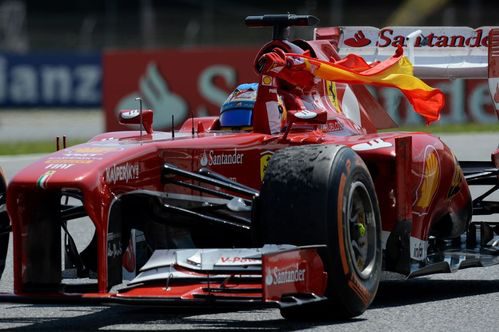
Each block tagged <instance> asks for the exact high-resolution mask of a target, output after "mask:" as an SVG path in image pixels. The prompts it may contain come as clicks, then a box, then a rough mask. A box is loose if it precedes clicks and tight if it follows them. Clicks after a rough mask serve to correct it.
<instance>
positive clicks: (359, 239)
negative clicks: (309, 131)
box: [257, 145, 382, 319]
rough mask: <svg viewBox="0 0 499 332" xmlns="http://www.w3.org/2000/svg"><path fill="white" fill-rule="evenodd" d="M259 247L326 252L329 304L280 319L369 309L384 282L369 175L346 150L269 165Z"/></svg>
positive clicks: (303, 153)
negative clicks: (287, 246)
mask: <svg viewBox="0 0 499 332" xmlns="http://www.w3.org/2000/svg"><path fill="white" fill-rule="evenodd" d="M260 197H261V201H260V208H259V214H258V218H259V219H258V230H257V234H258V236H259V237H260V239H261V241H262V243H268V244H272V243H274V244H293V245H313V244H326V245H327V250H326V252H327V253H326V257H325V262H324V264H325V266H326V270H327V273H328V286H327V290H326V297H327V299H328V300H327V301H326V302H322V303H320V304H319V305H317V304H314V305H310V306H306V305H305V306H298V307H288V308H283V309H281V313H282V315H283V316H284V317H285V318H293V319H304V318H350V317H355V316H358V315H360V314H362V313H363V312H364V311H365V310H366V309H367V307H368V306H369V304H370V303H371V302H372V300H373V298H374V296H375V294H376V291H377V289H378V284H379V280H380V275H381V260H382V254H381V221H380V214H379V208H378V201H377V198H376V193H375V190H374V185H373V182H372V179H371V176H370V174H369V171H368V169H367V167H366V165H365V164H364V162H363V161H362V159H361V158H360V157H359V156H358V155H357V154H356V153H355V152H354V151H353V150H351V149H349V148H347V147H344V146H336V145H314V146H302V147H292V148H287V149H283V150H281V151H279V152H277V153H276V154H275V155H274V156H273V157H272V159H271V161H270V163H269V166H268V169H267V171H266V173H265V177H264V180H263V185H262V189H261V192H260Z"/></svg>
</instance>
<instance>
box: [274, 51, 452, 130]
mask: <svg viewBox="0 0 499 332" xmlns="http://www.w3.org/2000/svg"><path fill="white" fill-rule="evenodd" d="M286 58H287V59H288V61H286V63H287V67H288V69H290V70H291V71H293V72H294V73H293V74H291V73H288V74H291V76H294V77H295V78H298V77H302V78H303V76H302V75H299V74H298V73H297V71H301V72H302V73H303V71H305V72H308V73H310V74H312V75H313V76H315V77H318V78H321V79H324V80H328V81H334V82H340V83H348V84H371V85H377V86H386V87H393V88H398V89H399V90H400V91H402V93H403V94H404V95H405V96H406V97H407V99H408V100H409V102H410V103H411V104H412V106H413V107H414V111H415V112H416V113H418V114H420V115H422V116H423V117H424V118H425V119H426V123H431V122H433V121H435V120H438V118H439V117H440V111H441V110H442V108H443V107H444V104H445V96H444V94H443V93H442V91H440V90H439V89H434V88H432V87H430V86H429V85H427V84H426V83H425V82H423V81H422V80H420V79H419V78H417V77H415V76H414V74H413V67H412V64H411V62H410V61H409V60H408V59H407V58H406V57H405V56H404V55H403V50H402V49H401V48H399V49H398V50H397V52H396V53H395V54H394V55H393V56H392V57H390V58H388V59H386V60H384V61H382V62H375V63H372V64H368V63H367V62H366V61H365V60H364V59H363V58H362V57H360V56H357V55H354V54H350V55H348V56H346V57H345V58H343V59H342V60H339V61H336V62H327V61H322V60H319V59H316V58H312V57H310V56H307V55H302V54H291V53H287V54H286ZM273 60H275V58H274V59H273ZM289 60H291V61H289ZM283 74H284V73H283ZM297 74H298V75H297ZM278 76H280V75H278ZM288 77H290V76H288Z"/></svg>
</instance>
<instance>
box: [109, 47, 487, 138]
mask: <svg viewBox="0 0 499 332" xmlns="http://www.w3.org/2000/svg"><path fill="white" fill-rule="evenodd" d="M257 52H258V49H257V48H214V49H185V50H181V49H172V50H159V51H115V52H107V53H106V54H104V58H103V71H104V80H103V89H104V90H103V96H104V100H103V106H104V110H105V112H106V128H107V130H120V129H124V127H123V126H121V125H119V124H118V121H117V113H118V111H119V110H121V109H137V108H138V102H137V100H136V98H137V97H141V98H142V99H143V101H144V105H145V107H147V108H151V109H153V110H154V111H155V114H154V128H155V129H157V130H160V129H162V130H164V129H168V128H170V127H171V116H172V115H174V118H175V126H177V127H178V126H180V125H181V124H182V123H183V122H184V121H185V120H186V119H187V118H188V117H190V116H191V115H193V116H205V115H218V114H219V109H220V105H221V104H222V103H223V102H224V100H225V98H226V97H227V95H228V94H229V93H230V92H231V91H232V90H233V89H234V88H235V87H236V86H237V85H238V84H240V83H249V82H256V81H257V79H258V78H257V75H256V73H255V71H254V69H253V62H254V57H255V55H256V53H257ZM427 82H428V83H429V84H430V85H432V86H434V87H437V88H440V89H441V90H442V91H443V92H444V93H445V94H446V106H445V109H444V110H443V112H442V114H441V120H440V121H439V122H437V123H440V124H451V123H466V122H477V123H490V122H492V121H497V116H496V112H495V110H494V107H493V104H492V98H491V96H490V93H489V90H488V85H487V84H488V83H487V80H485V79H484V80H461V79H456V80H451V81H450V80H427ZM370 90H371V92H372V93H373V95H375V96H376V97H377V99H378V100H379V101H380V103H381V105H382V106H383V107H384V109H386V110H387V112H388V113H389V114H390V115H391V116H392V118H393V119H394V120H395V121H396V122H397V123H398V124H399V125H423V124H424V121H423V119H422V118H421V117H420V116H419V115H417V114H416V113H414V112H413V111H412V108H411V106H410V105H409V103H408V101H407V100H406V99H405V98H404V96H403V95H402V93H400V91H398V90H396V89H388V88H372V89H370Z"/></svg>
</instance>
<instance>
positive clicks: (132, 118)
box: [119, 110, 154, 134]
mask: <svg viewBox="0 0 499 332" xmlns="http://www.w3.org/2000/svg"><path fill="white" fill-rule="evenodd" d="M153 115H154V112H153V111H152V110H142V116H141V115H140V111H139V110H121V111H120V114H119V122H120V124H138V125H140V124H141V122H142V126H144V130H145V131H146V132H147V133H148V134H152V132H153V130H152V120H153Z"/></svg>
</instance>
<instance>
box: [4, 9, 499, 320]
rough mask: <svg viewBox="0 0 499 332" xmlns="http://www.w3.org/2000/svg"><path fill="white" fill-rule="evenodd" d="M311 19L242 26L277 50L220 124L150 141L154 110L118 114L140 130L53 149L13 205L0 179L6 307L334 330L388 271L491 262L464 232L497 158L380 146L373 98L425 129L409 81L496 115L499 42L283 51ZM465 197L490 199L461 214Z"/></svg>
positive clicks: (423, 106)
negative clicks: (79, 231)
mask: <svg viewBox="0 0 499 332" xmlns="http://www.w3.org/2000/svg"><path fill="white" fill-rule="evenodd" d="M317 21H318V20H317V19H316V18H315V17H313V16H299V15H265V16H252V17H248V18H247V19H246V23H247V24H248V25H249V26H258V27H262V26H271V27H273V39H272V41H270V42H269V43H267V44H266V45H265V46H263V48H262V49H261V50H260V52H259V53H258V54H257V56H256V60H255V69H256V71H257V73H258V75H259V76H258V77H259V78H258V82H257V84H245V85H243V86H240V87H239V88H238V89H237V90H236V91H234V93H232V94H231V96H230V97H229V99H228V101H227V103H226V104H225V105H224V106H223V107H222V110H221V115H220V116H214V117H213V116H212V117H200V118H194V117H193V118H190V119H188V120H187V121H186V122H185V123H184V124H183V126H182V127H181V128H180V129H179V130H177V131H175V130H173V129H172V131H171V132H155V131H154V130H153V111H152V110H148V109H144V110H143V109H142V106H140V107H139V109H137V110H123V111H121V112H120V115H119V121H120V122H121V123H125V124H132V125H139V130H133V131H121V132H109V133H105V134H101V135H98V136H96V137H94V138H93V139H91V140H90V141H89V142H87V143H85V144H81V145H76V146H71V147H63V148H62V149H59V150H58V151H57V152H55V153H52V154H50V155H48V156H45V157H43V158H42V159H40V160H39V161H37V162H35V163H34V164H32V165H30V166H28V167H26V168H25V169H23V170H22V171H20V172H19V173H18V174H17V175H15V177H14V178H13V179H12V181H11V182H10V183H9V185H8V188H7V190H5V184H4V182H3V181H2V182H0V189H1V193H0V195H1V196H0V220H1V223H2V225H1V226H2V229H3V230H4V232H3V233H2V234H3V235H2V236H1V241H2V243H1V246H2V248H4V247H5V248H6V246H7V242H6V241H8V236H5V234H6V233H5V231H7V230H9V228H11V230H12V233H13V250H14V258H13V265H14V294H2V295H1V299H3V300H5V301H28V302H30V301H35V300H36V301H38V302H40V301H42V302H43V301H86V300H88V301H92V302H94V301H97V302H102V303H139V304H162V305H174V306H178V305H187V306H190V305H204V304H206V305H224V304H229V305H231V306H233V305H235V304H241V305H244V304H249V305H262V306H263V305H276V304H278V305H279V306H280V308H281V313H282V314H283V316H284V317H293V318H297V317H305V316H306V315H314V316H324V315H327V316H328V317H342V318H345V317H354V316H357V315H360V314H362V313H363V312H364V311H365V310H366V308H367V307H368V306H369V304H370V303H371V302H372V301H373V298H374V297H375V295H376V291H377V288H378V284H379V281H380V278H381V274H382V271H389V272H395V273H398V274H400V275H401V276H403V277H407V278H410V277H417V276H421V275H426V274H430V273H440V272H454V271H456V270H457V269H462V268H468V267H479V266H480V267H481V266H487V265H492V264H498V263H499V255H498V254H499V241H498V240H497V238H496V235H497V234H498V233H499V232H498V231H499V227H498V225H499V223H498V222H491V221H488V222H485V221H483V222H482V221H476V220H473V221H472V220H471V219H472V216H475V219H476V217H477V216H478V217H479V216H481V215H492V214H497V213H499V202H494V201H490V200H486V197H488V196H489V195H490V194H491V193H492V192H494V191H495V190H497V188H498V187H499V181H498V179H499V177H498V176H499V172H498V168H499V150H496V151H495V152H493V153H492V160H491V161H490V162H458V160H457V159H456V158H455V156H454V155H453V153H452V151H451V150H450V149H449V148H448V147H447V146H446V145H445V144H444V143H443V142H442V141H440V139H438V138H437V137H434V136H432V135H429V134H426V133H414V132H411V133H408V132H378V129H385V128H390V127H394V126H396V125H395V123H394V122H393V121H392V119H391V118H390V116H389V115H388V114H387V113H386V112H385V111H384V110H383V109H382V107H381V106H380V105H379V103H378V102H377V101H376V100H375V99H374V98H373V97H372V96H371V94H370V93H369V90H368V89H367V86H368V85H380V86H389V87H394V88H398V89H400V90H401V91H402V92H403V93H404V95H405V96H406V97H407V98H408V99H409V101H410V102H411V104H412V105H413V107H414V110H415V111H416V112H418V113H420V114H421V115H423V116H424V118H425V119H426V120H427V121H428V122H431V121H434V120H436V119H438V114H439V111H440V109H441V108H442V107H443V105H444V99H443V95H442V93H441V92H440V91H439V90H437V89H433V88H431V87H429V86H428V85H426V84H425V83H424V82H423V81H421V80H420V79H418V78H417V77H416V76H414V75H413V72H414V73H415V74H417V75H418V76H420V77H423V78H435V77H439V78H443V77H446V78H447V77H467V78H477V77H480V78H488V79H489V82H490V88H491V91H492V92H493V98H495V105H496V109H497V106H498V105H499V29H496V28H491V27H484V28H480V29H476V30H474V29H471V28H465V27H459V28H454V27H440V28H435V27H425V28H417V27H390V28H384V29H381V30H380V29H376V28H373V27H338V28H336V27H329V28H317V29H315V37H314V39H313V40H310V41H305V40H295V41H289V40H288V32H289V29H290V27H292V26H306V25H307V26H308V25H314V24H316V23H317ZM355 54H356V55H355ZM404 54H405V55H404ZM494 93H495V95H494ZM172 123H174V121H173V119H172ZM471 185H488V186H491V187H492V189H490V190H489V191H487V192H486V193H485V194H484V195H482V196H480V197H478V198H475V199H472V197H471V195H470V190H469V186H471ZM5 196H6V209H5ZM5 210H6V211H8V218H7V214H6V213H5ZM85 220H87V221H88V220H89V221H90V222H89V223H90V225H91V227H90V228H89V232H93V235H90V238H91V240H90V241H89V244H88V245H87V246H86V247H85V248H83V249H78V246H77V245H76V242H78V237H79V236H78V235H76V236H75V235H74V234H72V225H74V224H79V223H84V222H85ZM0 253H2V254H3V257H1V258H2V259H3V260H5V254H6V250H3V251H0Z"/></svg>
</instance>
